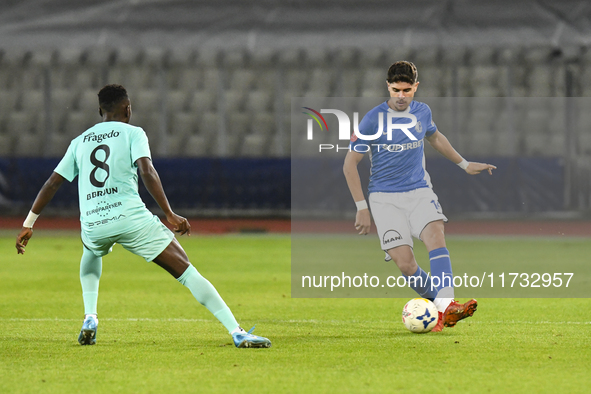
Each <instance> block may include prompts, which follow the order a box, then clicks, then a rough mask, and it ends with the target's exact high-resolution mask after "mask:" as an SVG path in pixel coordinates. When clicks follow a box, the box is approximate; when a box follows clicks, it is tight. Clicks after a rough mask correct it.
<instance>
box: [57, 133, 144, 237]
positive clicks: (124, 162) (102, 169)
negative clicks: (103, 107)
mask: <svg viewBox="0 0 591 394" xmlns="http://www.w3.org/2000/svg"><path fill="white" fill-rule="evenodd" d="M142 157H148V158H150V157H151V155H150V147H149V145H148V138H147V137H146V133H145V132H144V130H143V129H142V128H140V127H135V126H132V125H129V124H127V123H122V122H102V123H98V124H96V125H95V126H93V127H91V128H90V129H88V130H86V131H85V132H84V133H82V134H81V135H80V136H78V137H77V138H75V139H74V140H72V142H71V143H70V146H69V147H68V150H67V151H66V154H65V155H64V157H63V159H62V160H61V161H60V163H59V164H58V166H57V167H56V169H55V172H56V173H58V174H60V175H61V176H63V177H64V178H65V179H67V180H68V181H69V182H72V181H73V180H74V178H75V177H76V176H78V195H79V202H80V222H81V224H82V230H83V231H85V232H90V231H92V232H96V233H97V234H99V233H100V234H103V235H109V234H118V233H122V232H124V231H129V230H134V229H137V228H138V227H141V226H143V223H145V222H146V221H147V220H151V219H152V217H153V215H152V213H151V212H150V211H148V210H147V209H146V206H145V204H144V202H143V201H142V199H141V198H140V195H139V193H138V174H137V166H136V164H135V162H136V160H137V159H140V158H142Z"/></svg>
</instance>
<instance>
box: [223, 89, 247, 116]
mask: <svg viewBox="0 0 591 394" xmlns="http://www.w3.org/2000/svg"><path fill="white" fill-rule="evenodd" d="M245 97H246V92H244V91H241V90H235V89H232V90H226V91H224V95H223V98H224V108H225V111H226V113H231V112H242V111H244V107H245V105H246V103H245V102H244V99H245Z"/></svg>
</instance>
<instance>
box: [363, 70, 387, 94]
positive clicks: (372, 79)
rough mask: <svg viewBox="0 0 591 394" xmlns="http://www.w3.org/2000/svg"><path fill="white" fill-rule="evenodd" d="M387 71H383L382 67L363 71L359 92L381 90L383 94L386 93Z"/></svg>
mask: <svg viewBox="0 0 591 394" xmlns="http://www.w3.org/2000/svg"><path fill="white" fill-rule="evenodd" d="M387 71H388V70H387V69H386V70H385V71H384V68H383V67H381V68H378V67H374V68H368V69H366V70H365V71H363V79H362V80H361V90H362V91H369V90H374V91H375V90H383V91H384V92H387V89H388V88H387V86H386V77H387V76H388V75H387Z"/></svg>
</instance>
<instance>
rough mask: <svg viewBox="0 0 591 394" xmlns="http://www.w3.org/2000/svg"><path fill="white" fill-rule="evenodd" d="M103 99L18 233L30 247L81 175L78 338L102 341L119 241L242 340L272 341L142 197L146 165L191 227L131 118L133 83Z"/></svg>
mask: <svg viewBox="0 0 591 394" xmlns="http://www.w3.org/2000/svg"><path fill="white" fill-rule="evenodd" d="M98 99H99V114H100V115H101V116H102V118H103V122H102V123H98V124H96V125H95V126H93V127H91V128H90V129H88V130H86V131H85V132H84V133H82V134H81V135H80V136H78V137H77V138H75V139H74V140H72V142H71V143H70V146H69V147H68V150H67V152H66V154H65V156H64V157H63V159H62V160H61V161H60V163H59V164H58V166H57V167H56V168H55V170H54V172H53V174H52V175H51V176H50V177H49V179H48V180H47V182H45V184H44V185H43V187H42V188H41V190H40V191H39V194H38V195H37V198H36V199H35V201H34V202H33V206H32V208H31V211H30V212H29V215H28V216H27V219H26V220H25V222H24V224H23V228H22V230H21V232H20V233H19V235H18V236H17V239H16V248H17V253H19V254H23V253H24V252H25V246H26V245H27V243H28V241H29V239H30V238H31V237H32V235H33V229H32V227H33V223H34V222H35V220H36V219H37V217H38V216H39V214H41V211H42V210H43V208H44V207H45V206H46V205H47V204H48V203H49V202H50V201H51V199H52V198H53V196H54V195H55V193H56V191H57V190H58V189H59V187H60V186H61V184H62V183H63V181H64V180H67V181H69V182H72V181H73V180H74V178H76V176H78V193H79V203H80V222H81V227H82V243H83V252H82V260H81V261H80V282H81V284H82V296H83V299H84V309H85V314H86V315H85V318H84V322H83V325H82V329H81V331H80V335H79V337H78V342H79V343H80V344H81V345H94V344H95V343H96V333H97V326H98V319H97V298H98V288H99V279H100V276H101V271H102V256H104V255H106V254H107V253H109V252H111V251H112V247H113V245H114V244H115V243H118V244H121V245H122V246H123V247H124V248H125V249H127V250H129V251H130V252H132V253H134V254H137V255H139V256H141V257H143V258H145V259H146V261H154V262H155V263H156V264H158V265H159V266H160V267H162V268H164V269H165V270H166V271H168V272H169V273H170V274H171V275H172V276H174V277H175V278H176V279H177V280H178V281H179V282H180V283H182V284H183V285H185V286H186V287H188V288H189V290H190V291H191V293H193V296H194V297H195V298H196V299H197V301H199V302H200V303H201V304H202V305H204V306H205V307H206V308H207V309H208V310H209V311H210V312H211V313H212V314H213V315H214V316H215V317H216V318H217V319H218V320H219V321H220V322H221V323H222V324H223V325H224V327H225V328H226V329H227V330H228V332H229V333H230V334H231V335H232V338H233V340H234V344H235V345H236V347H240V348H244V347H262V348H267V347H270V346H271V342H270V341H269V340H268V339H267V338H263V337H260V336H257V335H253V334H251V332H252V329H251V330H250V331H249V332H246V331H244V330H243V329H242V328H241V327H240V326H239V325H238V323H237V322H236V319H235V318H234V315H233V314H232V312H231V311H230V308H228V306H227V305H226V303H225V302H224V300H223V299H222V298H221V297H220V295H219V294H218V292H217V291H216V289H215V288H214V287H213V285H212V284H211V283H210V282H209V281H208V280H207V279H205V278H204V277H203V276H201V275H200V274H199V272H198V271H197V270H196V269H195V267H193V265H192V264H191V263H190V262H189V258H188V257H187V254H186V253H185V251H184V250H183V248H182V247H181V245H180V244H179V243H178V241H177V240H176V239H175V237H174V234H173V233H172V232H171V231H170V230H169V229H168V228H167V227H166V226H164V225H163V224H162V223H161V222H160V220H159V219H158V217H156V216H155V215H153V214H152V213H151V212H150V211H149V210H148V209H147V208H146V206H145V204H144V203H143V201H142V200H141V198H140V196H139V194H138V169H139V174H140V176H141V178H142V181H143V182H144V185H145V186H146V189H148V191H149V192H150V194H151V195H152V197H153V198H154V200H156V202H157V203H158V205H159V206H160V208H161V209H162V211H164V214H165V215H166V220H167V221H168V222H169V223H170V224H171V225H172V226H173V228H174V230H175V232H177V233H180V234H181V235H183V234H188V235H190V234H191V225H190V224H189V222H188V221H187V219H185V218H184V217H182V216H179V215H177V214H175V213H174V212H173V211H172V209H171V207H170V205H169V203H168V199H167V198H166V195H165V193H164V189H163V188H162V184H161V182H160V178H159V176H158V173H157V172H156V169H155V168H154V166H153V165H152V161H151V155H150V147H149V145H148V138H147V137H146V133H145V132H144V130H143V129H142V128H140V127H135V126H131V125H130V124H129V120H130V118H131V103H130V100H129V97H128V95H127V91H126V90H125V88H123V86H121V85H107V86H105V87H104V88H102V89H101V90H100V92H99V93H98ZM253 328H254V327H253Z"/></svg>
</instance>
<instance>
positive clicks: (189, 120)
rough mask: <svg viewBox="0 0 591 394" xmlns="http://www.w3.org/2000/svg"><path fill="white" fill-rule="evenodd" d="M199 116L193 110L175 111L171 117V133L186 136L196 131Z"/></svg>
mask: <svg viewBox="0 0 591 394" xmlns="http://www.w3.org/2000/svg"><path fill="white" fill-rule="evenodd" d="M197 118H198V116H197V115H196V114H194V113H191V112H175V113H173V114H172V117H171V124H170V127H169V133H170V134H173V135H182V136H186V135H189V134H191V133H193V132H194V130H195V128H196V124H197Z"/></svg>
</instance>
